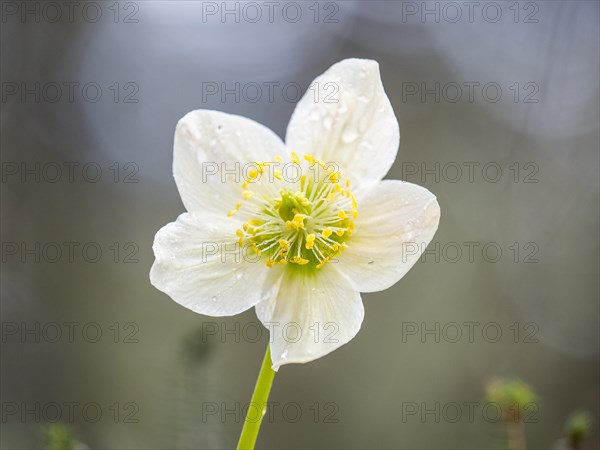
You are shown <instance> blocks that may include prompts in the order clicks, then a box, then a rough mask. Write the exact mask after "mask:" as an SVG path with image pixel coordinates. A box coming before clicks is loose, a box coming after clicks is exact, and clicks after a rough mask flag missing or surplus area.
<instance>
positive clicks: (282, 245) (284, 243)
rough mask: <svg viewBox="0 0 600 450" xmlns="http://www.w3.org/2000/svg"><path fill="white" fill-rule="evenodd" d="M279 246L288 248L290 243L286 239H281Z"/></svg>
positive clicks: (284, 248) (283, 248)
mask: <svg viewBox="0 0 600 450" xmlns="http://www.w3.org/2000/svg"><path fill="white" fill-rule="evenodd" d="M279 246H280V247H281V248H282V250H287V249H289V248H290V243H289V242H288V241H286V240H285V239H281V240H280V241H279Z"/></svg>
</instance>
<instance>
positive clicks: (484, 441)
mask: <svg viewBox="0 0 600 450" xmlns="http://www.w3.org/2000/svg"><path fill="white" fill-rule="evenodd" d="M47 3H48V2H31V1H27V2H2V5H1V6H2V21H1V23H0V27H1V34H0V37H1V55H0V62H1V80H2V105H1V106H2V111H1V118H0V121H1V153H2V177H3V178H2V184H1V186H0V187H1V189H2V193H1V201H2V205H1V210H2V218H1V235H2V236H1V237H2V274H1V277H2V280H1V281H2V283H1V289H2V290H1V295H2V304H1V313H2V350H1V363H2V368H1V396H2V423H1V424H0V425H1V441H0V443H1V446H2V448H6V449H17V448H18V449H21V448H44V446H45V445H47V443H46V440H45V438H44V433H46V432H47V430H48V428H47V426H48V425H50V422H57V423H58V424H60V423H62V424H64V425H66V426H67V427H68V428H69V430H70V431H69V433H72V435H73V436H74V439H75V440H76V441H77V442H78V444H77V445H78V446H79V447H81V448H85V447H89V448H111V449H112V448H114V449H133V448H135V449H146V448H156V449H173V448H231V447H233V446H235V444H236V442H237V438H238V436H239V432H240V430H241V425H242V420H243V414H242V413H241V412H240V411H239V408H240V407H243V406H244V404H246V403H247V402H248V401H249V398H250V395H251V392H252V389H253V386H254V382H255V377H256V374H257V372H258V369H259V365H260V361H261V359H262V355H263V352H264V348H265V346H266V343H267V339H268V336H267V332H266V330H263V332H262V334H261V336H260V338H259V339H258V341H257V342H253V341H255V339H254V338H255V333H256V330H257V328H256V326H254V325H255V324H256V323H258V321H257V319H256V316H255V314H254V311H253V310H250V311H248V312H246V313H244V314H242V315H240V316H237V317H233V318H223V319H221V318H218V319H215V318H210V317H204V316H200V315H197V314H194V313H192V312H190V311H188V310H186V309H184V308H182V307H180V306H178V305H177V304H175V303H174V302H173V301H171V300H170V299H169V298H168V297H166V296H165V295H164V294H162V293H161V292H159V291H157V290H156V289H154V288H153V287H152V286H151V285H150V283H149V280H148V272H149V269H150V266H151V265H152V262H153V254H152V249H151V244H152V240H153V237H154V234H155V232H156V231H157V230H158V229H159V228H160V227H162V226H163V225H164V224H166V223H168V222H170V221H172V220H174V219H175V217H176V216H177V215H178V214H180V213H181V212H183V211H184V209H183V205H182V203H181V200H180V198H179V195H178V193H177V190H176V187H175V184H174V182H173V179H172V174H171V164H172V140H173V132H174V127H175V124H176V122H177V120H178V119H179V118H181V117H182V116H183V115H184V114H185V113H187V112H188V111H190V110H193V109H198V108H208V109H216V110H220V111H225V112H229V113H235V114H240V115H244V116H248V117H250V118H252V119H254V120H257V121H259V122H261V123H263V124H265V125H267V126H268V127H270V128H271V129H273V130H274V131H275V132H276V133H277V134H279V135H280V136H283V135H284V133H285V127H286V125H287V122H288V119H289V117H290V115H291V113H292V111H293V109H294V105H295V102H296V100H297V99H296V95H295V93H294V89H292V88H290V90H289V91H288V92H287V93H286V92H284V91H283V89H282V87H283V86H285V85H286V84H290V83H291V85H292V86H300V87H301V89H302V90H303V91H306V89H307V88H308V87H309V84H310V82H311V80H312V79H313V78H315V77H316V76H317V75H319V74H320V73H322V72H323V71H324V70H326V69H327V68H328V67H329V66H330V65H331V64H333V63H335V62H337V61H339V60H341V59H344V58H347V57H364V58H372V59H375V60H377V61H378V62H379V64H380V68H381V75H382V79H383V83H384V86H385V88H386V91H387V93H388V95H389V97H390V100H391V103H392V106H393V108H394V111H395V113H396V115H397V117H398V120H399V123H400V129H401V136H402V137H401V146H400V153H399V156H398V159H397V161H396V163H395V165H394V167H393V168H392V170H391V171H390V173H389V175H388V177H389V178H401V179H405V180H407V181H411V182H415V183H418V184H422V185H424V186H426V187H427V188H428V189H429V190H431V191H432V192H434V193H435V194H436V195H437V197H438V199H439V203H440V205H441V208H442V220H441V224H440V227H439V230H438V233H437V234H436V236H435V238H434V241H433V242H432V244H431V247H430V249H431V253H429V254H428V255H427V256H426V258H425V260H424V261H421V262H420V263H418V264H417V265H416V266H415V267H414V268H413V269H412V270H411V271H410V272H409V273H408V274H407V275H406V276H405V277H404V279H402V280H401V281H400V282H399V283H398V284H396V285H395V286H394V287H392V288H390V289H388V290H387V291H385V292H379V293H375V294H367V295H363V299H364V303H365V309H366V317H365V321H364V323H363V327H362V330H361V332H360V333H359V334H358V336H357V337H356V338H355V339H354V340H353V341H352V342H351V343H349V344H348V345H345V346H343V347H342V348H340V349H339V350H337V351H335V352H334V353H332V354H331V355H329V356H327V357H325V358H322V359H320V360H317V361H314V362H312V363H310V364H305V365H288V366H284V367H283V368H282V369H281V370H280V371H279V373H278V374H277V376H276V379H275V384H274V387H273V390H272V393H271V401H273V402H276V403H278V404H279V405H281V406H279V408H277V407H276V408H275V410H274V411H275V412H274V415H273V417H272V419H266V420H265V422H264V423H263V427H262V431H261V435H260V436H259V441H258V445H259V447H261V448H307V449H308V448H336V449H349V448H354V449H363V448H382V449H383V448H385V449H392V448H394V449H395V448H400V449H458V448H460V449H463V448H470V449H471V448H472V449H481V448H494V449H496V448H498V449H500V448H506V429H505V426H504V424H503V423H500V422H497V421H494V420H491V419H490V417H492V418H493V414H491V413H490V414H488V415H487V416H486V415H485V414H482V406H483V405H484V404H485V385H486V383H487V382H488V381H489V380H490V379H491V378H492V377H494V376H499V377H509V378H515V379H520V380H523V381H524V382H526V383H528V384H529V385H530V386H531V387H532V389H533V390H534V391H535V392H536V394H537V395H538V398H539V401H538V402H537V403H536V411H535V414H534V415H535V419H537V420H535V421H533V420H532V421H530V422H529V423H527V424H525V432H526V435H527V444H528V448H532V449H548V448H563V447H564V446H565V445H566V444H565V442H564V440H563V441H561V439H563V438H564V432H563V429H564V424H565V421H566V420H567V418H568V417H569V416H570V414H572V413H573V412H574V411H577V410H586V411H589V412H590V413H591V415H592V417H593V418H594V419H593V424H592V427H591V431H590V434H589V435H588V436H587V438H586V440H585V444H584V447H583V448H598V425H597V418H598V417H599V408H598V403H599V389H598V387H599V381H598V380H599V379H600V378H599V376H598V375H599V366H598V351H599V335H598V327H599V325H598V323H599V322H598V319H599V317H598V316H599V302H598V300H599V283H598V273H599V267H598V265H599V258H598V239H599V238H598V236H599V233H598V219H599V211H598V193H599V152H600V151H599V102H600V101H599V70H600V69H599V67H600V63H599V51H600V45H599V3H598V2H596V1H536V2H497V3H495V2H475V3H476V4H475V5H474V6H469V4H468V3H469V2H450V3H451V4H450V5H449V3H448V2H401V1H361V2H350V1H336V2H313V1H310V2H296V3H294V4H293V5H292V6H290V5H289V3H290V2H274V4H273V5H271V6H269V5H268V4H265V3H264V2H257V3H255V4H254V5H258V6H251V7H247V6H245V5H244V4H243V3H238V4H237V6H236V3H233V2H228V3H221V2H192V1H169V2H167V1H136V2H120V3H115V2H106V3H105V2H96V3H94V4H92V5H89V3H90V2H76V5H75V6H74V7H73V8H75V9H74V10H73V15H72V16H70V15H69V12H70V9H69V8H71V7H69V6H68V5H67V4H66V3H63V2H56V3H54V5H58V7H57V6H52V5H50V6H48V4H47ZM50 3H52V2H50ZM490 4H491V5H490ZM36 8H37V9H36ZM251 8H253V9H251ZM269 8H273V9H272V11H273V13H272V16H271V18H270V17H269V10H270V9H269ZM470 8H473V9H472V10H471V9H470ZM225 9H227V10H228V11H236V9H237V11H238V12H237V13H235V12H234V13H230V14H226V15H225V16H222V13H223V10H225ZM257 10H259V11H260V12H261V18H260V19H258V20H256V11H257ZM436 10H437V11H438V12H437V13H436V12H435V11H436ZM27 11H30V12H27ZM31 11H33V12H31ZM36 11H37V13H36ZM56 11H60V12H61V17H59V18H58V19H57V12H56ZM98 11H100V13H101V16H99V15H98ZM298 11H300V13H301V17H299V18H298V20H296V18H297V16H298ZM428 11H429V12H428ZM431 11H433V12H431ZM457 11H458V12H460V17H458V16H457ZM36 14H37V15H36ZM498 14H500V15H498ZM457 17H458V18H457ZM36 83H40V84H39V85H36ZM56 83H58V84H59V85H60V86H61V87H62V92H61V93H60V95H58V94H57V92H58V91H56V90H55V84H56ZM65 83H70V85H71V86H73V91H72V93H73V96H72V97H69V95H68V94H69V93H68V89H67V87H66V86H67V84H65ZM74 83H79V84H78V85H75V84H74ZM88 83H92V84H90V86H91V87H86V89H89V90H88V91H85V92H84V89H83V87H84V86H87V84H88ZM93 83H95V84H93ZM115 83H116V84H115ZM207 83H209V84H211V83H212V86H213V87H214V86H215V83H216V86H218V88H219V93H218V94H216V95H207V91H206V86H208V84H207ZM222 83H225V84H224V85H223V84H222ZM236 83H239V86H240V87H239V88H237V89H238V94H239V97H240V98H239V99H236V98H235V96H234V95H232V94H230V95H226V96H225V98H222V97H221V95H220V94H221V88H222V87H223V86H224V87H225V88H226V89H230V90H231V89H234V90H235V89H236V87H235V86H236ZM248 83H258V85H260V86H262V88H263V91H262V95H260V96H259V98H258V99H257V101H254V100H256V99H255V97H256V95H255V91H253V90H252V89H253V88H252V87H251V86H254V85H252V84H248ZM264 83H279V84H278V85H275V86H278V87H275V89H274V96H273V97H272V98H269V95H268V90H267V88H266V87H265V86H266V85H265V84H264ZM436 83H439V87H436ZM488 83H492V84H491V85H490V86H491V87H489V88H488V90H487V91H484V89H483V87H484V86H486V85H487V84H488ZM456 85H458V86H460V87H461V88H462V97H461V98H460V99H458V100H456V101H455V98H456V90H455V87H456ZM469 85H472V86H474V87H473V91H472V97H471V98H469V88H468V86H469ZM36 86H39V87H36ZM98 86H99V87H100V88H101V93H102V94H101V96H100V97H99V98H98V99H96V98H95V97H96V93H95V91H94V89H96V87H98ZM245 86H248V87H247V88H246V89H247V90H246V91H245V93H244V91H243V89H244V87H245ZM415 87H416V89H417V90H418V91H417V93H413V92H414V90H415ZM497 87H500V90H501V97H500V98H496V97H497V91H495V90H496V89H497ZM53 89H54V90H53ZM453 89H454V90H453ZM32 90H33V91H32ZM424 90H430V91H432V92H433V93H429V94H427V93H425V94H423V91H424ZM36 91H37V94H36ZM27 92H29V93H27ZM32 92H33V93H32ZM436 92H437V94H436ZM436 95H437V96H438V97H439V98H436ZM57 96H58V97H57ZM36 97H38V98H36ZM65 163H66V164H70V165H71V166H72V167H73V170H74V172H73V173H74V175H73V178H72V179H69V176H68V173H67V166H65ZM23 164H25V165H23ZM36 164H39V166H36ZM77 164H78V165H77ZM86 164H88V166H85V167H87V169H86V170H89V172H88V173H83V168H84V165H86ZM436 164H437V166H436ZM57 165H59V166H60V167H62V170H63V171H62V173H61V174H60V176H58V175H57V172H56V166H57ZM457 165H458V166H459V167H461V168H462V173H457V172H456V166H457ZM469 165H470V167H473V172H472V178H471V177H470V176H469V173H468V170H467V168H468V167H469ZM36 167H39V168H36ZM97 167H100V168H101V169H102V173H101V175H100V176H97V175H96V174H95V172H94V171H95V169H96V168H97ZM484 167H485V168H486V169H485V170H484ZM498 167H500V168H501V170H502V173H501V174H500V175H498V174H496V173H495V170H496V169H497V168H498ZM23 168H25V169H31V170H33V172H29V174H28V173H27V172H24V171H23ZM415 168H416V170H415ZM487 171H489V172H487ZM36 173H37V175H36ZM36 177H39V179H36ZM92 181H96V182H92ZM52 243H55V245H58V246H59V247H61V248H62V251H63V253H62V254H61V255H59V256H56V253H55V248H56V247H55V246H53V244H52ZM68 243H76V244H68ZM86 244H88V245H87V247H85V246H86ZM36 245H39V247H36ZM69 245H73V246H74V247H73V248H74V253H73V255H72V258H69V254H68V250H67V248H68V247H67V246H69ZM84 247H85V248H86V252H85V253H84V252H82V250H83V248H84ZM98 247H100V248H101V250H102V255H101V256H99V257H98V258H97V259H98V260H97V261H96V262H92V261H91V260H93V259H95V253H94V251H95V249H97V248H98ZM37 248H39V250H36V249H37ZM457 248H458V249H460V250H461V254H457V253H456V249H457ZM469 248H473V249H474V251H473V254H472V255H471V254H469ZM484 248H485V250H486V251H483V249H484ZM498 248H499V249H500V250H501V251H502V254H501V255H500V256H496V253H495V252H496V250H497V249H498ZM28 250H31V251H29V253H28ZM87 251H89V253H87ZM89 255H91V256H89ZM36 258H39V261H36ZM71 322H72V323H74V325H65V323H71ZM467 322H474V323H475V324H476V325H474V327H475V328H474V334H473V336H472V338H471V339H470V337H469V334H468V326H466V325H464V324H465V323H467ZM452 323H455V324H458V325H459V329H460V330H461V333H462V334H461V336H459V337H458V338H456V336H455V330H456V328H452V327H455V326H454V325H452ZM489 323H492V324H493V325H487V328H486V330H487V331H486V332H484V331H483V329H484V328H485V327H486V324H489ZM53 324H54V325H53ZM55 324H58V329H59V330H60V332H61V335H60V336H59V337H56V329H57V326H56V325H55ZM248 324H250V325H248ZM436 324H437V325H436ZM448 324H451V325H448ZM515 324H516V325H515ZM413 325H414V326H416V327H417V332H416V334H408V333H407V331H408V330H409V329H410V330H413V329H414V328H410V327H413ZM70 326H72V327H74V328H73V330H74V332H73V335H72V336H69V333H68V329H69V328H68V327H70ZM436 326H438V327H440V328H439V330H440V331H439V333H438V335H437V336H436V334H435V332H434V334H425V335H424V336H421V331H425V329H433V330H435V327H436ZM36 327H38V328H37V330H38V331H36ZM214 327H216V328H217V330H218V331H219V332H218V333H217V334H216V335H212V334H210V333H207V331H209V330H212V329H214ZM236 327H237V328H236ZM490 327H491V328H490ZM497 329H500V331H501V332H502V336H501V337H500V338H498V339H497V342H493V341H495V340H496V338H495V331H496V330H497ZM15 330H16V331H15ZM27 330H33V331H31V332H30V333H27ZM97 330H100V331H101V332H102V336H101V337H99V338H98V342H91V341H94V340H96V339H95V333H96V332H97ZM227 330H233V331H231V332H230V333H224V334H223V335H221V332H225V331H227ZM236 330H237V331H236ZM444 330H445V331H444ZM516 330H518V334H516V333H517V331H516ZM84 331H85V332H84ZM37 340H39V342H36V341H37ZM436 340H437V341H438V342H436ZM53 341H54V342H53ZM115 341H116V342H115ZM454 341H456V342H454ZM468 402H479V403H478V405H479V406H476V407H475V414H474V418H473V419H472V420H469V417H467V416H468V414H467V413H468V410H467V407H466V406H465V404H466V403H468ZM69 403H77V404H78V405H79V406H74V408H75V410H74V411H75V412H74V415H73V417H69V414H67V413H68V408H69V407H68V404H69ZM56 404H58V405H59V407H58V411H59V412H61V417H60V418H59V419H57V415H56V411H57V409H56V406H55V405H56ZM89 404H92V406H91V407H89V406H88V408H91V409H89V410H87V411H86V414H84V413H83V412H82V408H83V407H84V406H86V405H89ZM414 404H416V405H417V407H418V408H419V412H418V413H417V414H414V415H411V414H407V407H410V405H413V406H414ZM436 404H437V405H438V406H437V407H438V408H440V412H439V414H438V415H437V416H436V414H435V413H431V414H425V416H424V417H423V416H422V415H421V413H422V412H423V409H433V410H435V408H436ZM451 404H458V405H462V406H460V408H461V412H462V417H461V418H460V419H459V420H457V421H454V420H452V419H454V416H455V413H454V412H453V411H450V410H449V409H448V408H446V409H445V413H444V407H445V406H447V405H451ZM15 405H16V406H15ZM36 405H37V406H36ZM48 405H50V406H48ZM52 405H54V406H52ZM94 405H100V408H101V412H102V417H101V418H100V419H98V420H92V419H91V418H93V416H94V415H95V411H97V408H96V406H94ZM236 405H238V406H236ZM290 405H291V406H290ZM214 407H216V408H217V413H215V414H207V412H208V411H211V412H212V411H213V408H214ZM284 407H285V408H287V409H285V408H284ZM15 408H16V410H15ZM36 408H37V411H38V413H36V412H35V411H36ZM52 408H54V409H52ZM236 408H238V409H237V411H238V412H237V413H236V412H235V411H236ZM284 409H285V410H284ZM28 410H33V411H34V412H33V413H27V411H28ZM227 410H232V411H233V412H230V413H227ZM298 410H299V411H300V412H301V414H302V415H301V417H299V418H297V417H296V416H297V411H298ZM15 411H16V412H15ZM116 412H118V414H117V413H116ZM222 413H225V414H224V415H222Z"/></svg>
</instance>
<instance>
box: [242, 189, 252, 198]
mask: <svg viewBox="0 0 600 450" xmlns="http://www.w3.org/2000/svg"><path fill="white" fill-rule="evenodd" d="M242 195H243V196H244V200H248V199H249V198H251V197H252V196H253V195H254V192H252V191H244V192H242Z"/></svg>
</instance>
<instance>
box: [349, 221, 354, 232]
mask: <svg viewBox="0 0 600 450" xmlns="http://www.w3.org/2000/svg"><path fill="white" fill-rule="evenodd" d="M348 230H350V231H352V230H354V222H352V221H350V222H348Z"/></svg>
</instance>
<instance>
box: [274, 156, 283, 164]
mask: <svg viewBox="0 0 600 450" xmlns="http://www.w3.org/2000/svg"><path fill="white" fill-rule="evenodd" d="M273 159H274V160H275V161H276V162H278V163H280V162H281V161H283V158H282V157H281V156H276V157H275V158H273Z"/></svg>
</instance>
